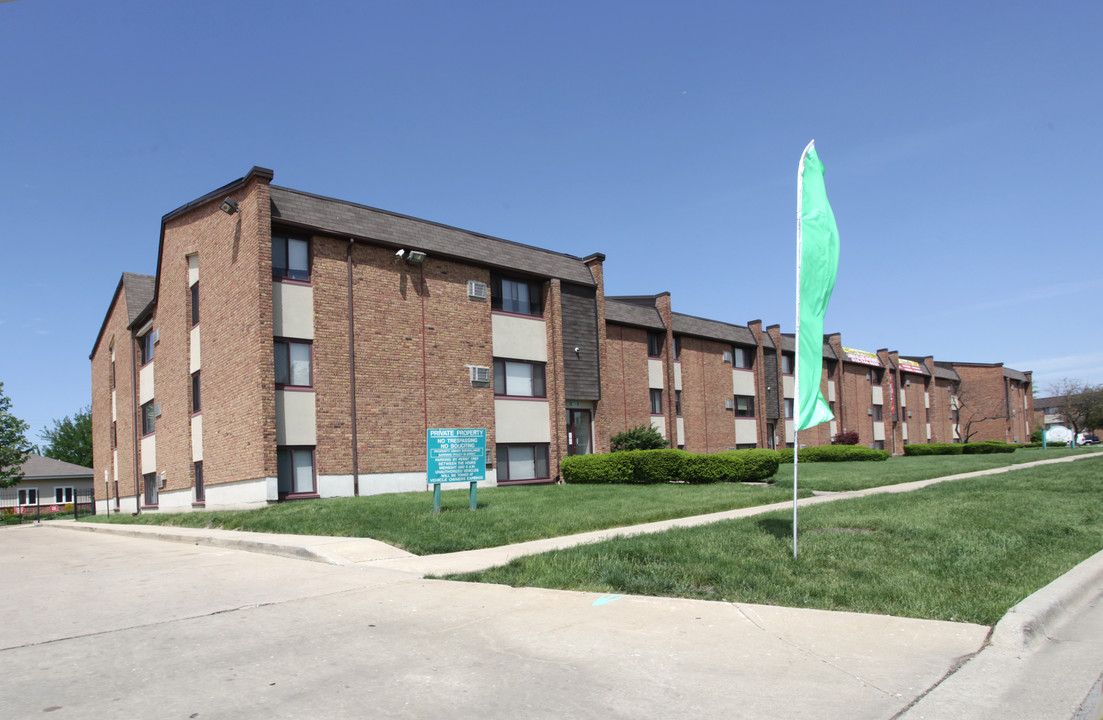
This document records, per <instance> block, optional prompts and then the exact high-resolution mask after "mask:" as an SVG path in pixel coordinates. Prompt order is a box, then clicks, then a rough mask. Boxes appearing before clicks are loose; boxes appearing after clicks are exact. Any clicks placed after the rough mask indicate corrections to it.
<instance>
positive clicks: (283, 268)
mask: <svg viewBox="0 0 1103 720" xmlns="http://www.w3.org/2000/svg"><path fill="white" fill-rule="evenodd" d="M272 277H274V278H286V279H288V280H303V281H305V282H309V281H310V242H309V241H307V240H299V239H297V238H284V237H273V238H272Z"/></svg>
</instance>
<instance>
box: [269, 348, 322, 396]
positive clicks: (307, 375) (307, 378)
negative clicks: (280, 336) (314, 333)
mask: <svg viewBox="0 0 1103 720" xmlns="http://www.w3.org/2000/svg"><path fill="white" fill-rule="evenodd" d="M272 347H273V351H274V355H275V361H276V386H277V387H311V386H312V385H313V380H312V378H311V367H310V351H311V347H310V343H308V342H296V341H294V340H276V341H275V342H274V343H273V344H272Z"/></svg>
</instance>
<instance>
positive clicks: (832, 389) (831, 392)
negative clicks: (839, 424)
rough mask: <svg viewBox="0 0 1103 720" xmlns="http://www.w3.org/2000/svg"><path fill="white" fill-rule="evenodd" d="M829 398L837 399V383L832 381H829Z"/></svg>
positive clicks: (831, 399) (830, 399) (829, 399)
mask: <svg viewBox="0 0 1103 720" xmlns="http://www.w3.org/2000/svg"><path fill="white" fill-rule="evenodd" d="M827 399H828V401H832V402H833V401H834V400H835V383H833V382H830V381H829V382H828V383H827Z"/></svg>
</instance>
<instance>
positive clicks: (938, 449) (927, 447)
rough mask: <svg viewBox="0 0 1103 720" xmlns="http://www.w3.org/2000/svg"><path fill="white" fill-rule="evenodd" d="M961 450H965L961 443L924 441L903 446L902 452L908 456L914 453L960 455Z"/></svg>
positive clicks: (914, 454)
mask: <svg viewBox="0 0 1103 720" xmlns="http://www.w3.org/2000/svg"><path fill="white" fill-rule="evenodd" d="M963 452H965V446H964V445H962V444H961V443H924V444H919V445H905V446H904V454H905V455H907V456H909V457H914V456H916V455H961V454H962V453H963Z"/></svg>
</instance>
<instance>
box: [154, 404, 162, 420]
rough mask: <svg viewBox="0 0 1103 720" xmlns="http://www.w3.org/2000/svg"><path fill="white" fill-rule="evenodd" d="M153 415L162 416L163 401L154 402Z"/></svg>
mask: <svg viewBox="0 0 1103 720" xmlns="http://www.w3.org/2000/svg"><path fill="white" fill-rule="evenodd" d="M153 417H161V403H153Z"/></svg>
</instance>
